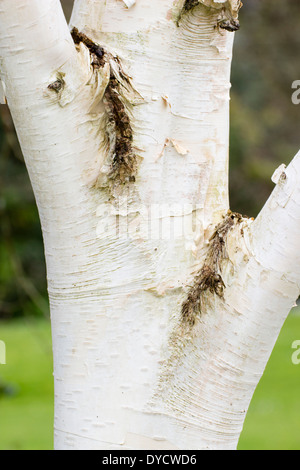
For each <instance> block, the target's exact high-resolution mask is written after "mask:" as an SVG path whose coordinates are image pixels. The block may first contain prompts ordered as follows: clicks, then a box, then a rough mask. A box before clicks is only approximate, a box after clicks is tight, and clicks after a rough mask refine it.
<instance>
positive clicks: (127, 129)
mask: <svg viewBox="0 0 300 470" xmlns="http://www.w3.org/2000/svg"><path fill="white" fill-rule="evenodd" d="M71 35H72V38H73V41H74V43H75V44H77V45H78V44H79V43H80V42H82V43H83V44H85V46H86V47H87V48H88V49H89V51H90V54H91V57H92V65H93V67H94V69H99V68H102V67H104V66H105V64H106V63H109V64H110V80H109V83H108V85H107V87H106V90H105V92H104V97H103V104H104V109H105V113H106V116H105V117H106V126H105V128H106V142H107V148H108V155H109V159H110V160H111V169H110V172H109V174H108V180H109V181H110V182H111V184H112V185H113V186H115V185H124V184H126V183H128V182H134V181H135V178H136V173H137V169H138V160H139V159H138V157H137V155H136V154H135V151H134V149H133V130H132V125H131V119H130V116H129V108H130V103H129V102H128V101H127V100H126V98H125V97H124V88H125V87H126V88H130V89H132V90H133V86H132V84H131V80H130V77H129V76H128V75H127V74H126V73H125V72H124V70H123V67H122V65H121V61H120V59H119V58H118V57H117V56H113V55H112V54H111V53H109V52H108V51H106V50H105V49H104V48H103V47H102V46H100V45H99V44H96V43H95V42H93V41H92V40H91V39H90V38H88V37H87V36H86V35H85V34H84V33H81V32H79V31H78V29H77V28H73V30H72V31H71ZM112 62H113V63H114V66H115V67H114V68H113V67H112V66H111V64H112ZM114 70H117V71H118V76H116V74H115V72H114ZM120 79H121V81H120ZM124 84H125V85H124Z"/></svg>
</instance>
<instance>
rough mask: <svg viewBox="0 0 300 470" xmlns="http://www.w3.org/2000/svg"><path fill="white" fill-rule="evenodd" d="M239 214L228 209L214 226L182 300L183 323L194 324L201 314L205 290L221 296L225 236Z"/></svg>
mask: <svg viewBox="0 0 300 470" xmlns="http://www.w3.org/2000/svg"><path fill="white" fill-rule="evenodd" d="M242 219H243V217H242V215H241V214H238V213H235V212H231V211H229V212H228V214H227V215H226V217H225V218H224V220H223V221H222V222H221V223H220V224H219V225H218V226H217V227H216V230H215V232H214V234H213V236H212V237H211V239H210V245H209V249H208V253H207V255H206V258H205V261H204V264H203V267H202V268H201V270H200V271H199V273H198V274H197V275H196V276H195V281H194V285H193V286H192V287H191V288H190V290H189V292H188V295H187V299H186V300H185V301H184V302H183V304H182V308H181V316H182V321H183V323H184V324H188V325H190V326H194V324H195V321H196V318H197V316H198V315H201V311H202V303H203V294H204V293H205V292H207V291H209V292H211V294H216V295H217V296H218V297H220V298H223V293H224V289H225V283H224V281H223V279H222V261H223V260H224V259H225V258H226V256H227V255H226V237H227V235H228V233H229V231H230V230H231V228H232V227H233V226H234V225H235V224H236V223H240V222H241V221H242Z"/></svg>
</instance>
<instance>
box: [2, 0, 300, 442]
mask: <svg viewBox="0 0 300 470" xmlns="http://www.w3.org/2000/svg"><path fill="white" fill-rule="evenodd" d="M202 3H203V4H204V5H202ZM183 4H184V3H183V2H178V3H177V4H176V2H175V3H173V1H172V0H152V1H151V2H148V0H137V1H136V2H122V1H121V0H109V1H104V0H98V1H97V0H77V1H75V6H74V11H73V15H72V18H71V24H70V27H71V28H72V27H76V28H77V29H78V30H79V31H80V32H82V33H84V34H85V35H86V36H88V37H89V38H91V39H92V40H93V41H95V42H97V43H98V44H100V45H101V46H102V47H103V48H104V50H105V51H106V54H111V56H110V57H115V56H116V55H117V56H118V57H119V60H120V61H121V63H122V68H123V70H124V72H125V73H128V75H129V76H130V77H131V78H132V84H133V86H134V88H135V90H137V92H138V94H136V95H135V97H137V96H138V97H139V99H137V101H136V102H135V105H134V106H133V107H132V110H131V112H130V113H131V114H130V119H131V125H132V129H133V146H134V149H135V152H136V154H137V155H138V156H139V157H141V163H140V166H139V169H138V173H137V175H136V177H135V181H134V182H132V183H131V184H129V183H128V185H127V186H126V187H125V189H123V190H122V191H121V189H120V187H118V185H115V186H113V188H111V190H110V192H109V191H108V189H107V188H103V187H101V181H102V179H103V178H104V179H105V174H107V166H108V163H107V152H106V151H105V149H104V148H103V146H102V147H101V145H100V144H101V138H102V137H103V134H104V133H105V128H104V127H103V119H102V117H101V113H100V111H101V109H102V113H103V105H102V102H103V100H104V98H103V93H105V90H106V89H107V88H106V87H107V86H108V81H109V77H110V74H109V72H110V70H112V69H109V68H108V65H107V64H106V66H105V67H103V68H101V67H100V69H99V71H98V72H97V73H95V72H93V68H92V66H91V64H90V54H89V51H88V49H87V47H86V46H84V45H83V44H82V43H81V44H80V45H79V46H78V47H77V48H75V45H74V42H73V40H72V37H71V35H70V32H69V29H68V26H67V24H66V22H65V20H64V17H63V13H62V10H61V6H60V3H59V1H58V0H47V1H46V0H43V1H40V0H31V1H30V2H28V1H27V0H18V1H17V2H16V1H12V0H2V1H1V4H0V31H1V35H0V60H1V61H0V69H1V80H2V82H3V84H4V87H3V89H4V90H5V94H6V99H7V101H8V105H9V107H10V110H11V113H12V115H13V119H14V122H15V126H16V129H17V133H18V136H19V140H20V143H21V146H22V150H23V153H24V157H25V160H26V165H27V168H28V171H29V175H30V178H31V182H32V186H33V189H34V193H35V197H36V200H37V205H38V208H39V213H40V218H41V224H42V229H43V236H44V243H45V255H46V262H47V277H48V290H49V299H50V307H51V323H52V335H53V352H54V380H55V425H54V427H55V448H56V449H206V448H208V449H231V448H235V447H236V445H237V442H238V438H239V435H240V432H241V429H242V425H243V422H244V418H245V414H246V411H247V409H248V406H249V403H250V400H251V397H252V395H253V392H254V389H255V387H256V385H257V383H258V381H259V379H260V377H261V375H262V373H263V370H264V368H265V365H266V363H267V360H268V358H269V355H270V353H271V351H272V348H273V346H274V343H275V341H276V339H277V336H278V333H279V331H280V328H281V326H282V324H283V322H284V320H285V318H286V316H287V314H288V312H289V311H290V309H291V307H292V306H293V304H294V302H295V300H296V298H297V296H298V295H299V279H300V272H299V269H300V268H299V266H300V262H299V261H300V259H299V258H300V255H299V250H298V233H299V228H300V227H299V225H300V197H299V180H300V157H299V154H298V156H297V157H296V158H295V159H294V160H293V162H292V163H291V165H290V166H289V167H288V169H287V170H286V171H285V172H284V173H283V174H282V175H281V176H280V178H279V182H278V184H277V187H276V189H275V191H274V193H273V194H272V196H271V198H270V199H269V201H268V202H267V204H266V205H265V207H264V209H263V211H262V212H261V214H260V215H259V217H258V218H257V220H256V221H252V220H249V219H242V220H241V219H239V218H237V217H235V218H234V221H233V222H232V226H230V230H228V231H227V232H226V237H225V238H224V242H225V243H226V250H223V255H222V258H220V259H219V260H218V264H219V265H220V269H221V271H222V272H221V274H222V279H223V281H224V284H225V286H226V287H225V289H224V295H223V296H219V295H217V293H212V292H210V291H209V289H208V290H207V291H205V292H203V293H201V295H202V309H201V314H200V313H199V312H198V310H196V308H193V307H194V306H193V305H192V306H191V308H190V311H192V313H193V314H194V316H195V318H194V322H193V324H192V325H190V324H187V323H186V322H185V321H184V318H183V314H182V310H183V308H182V306H183V305H184V303H185V302H187V300H188V299H189V294H190V293H191V287H190V286H194V287H197V275H199V272H201V268H202V266H203V263H205V262H207V257H208V253H210V251H209V250H210V248H211V247H212V246H213V240H216V238H211V237H212V236H215V237H216V234H215V230H216V226H217V224H220V222H222V220H224V217H225V221H226V217H227V218H228V217H229V218H230V216H228V215H227V211H228V209H229V202H228V140H229V89H230V67H231V56H232V44H233V34H232V33H231V32H228V31H226V30H224V29H221V30H220V29H219V28H218V27H216V25H217V24H218V23H219V22H220V21H222V20H224V13H223V10H222V8H221V7H224V6H225V7H226V10H225V12H226V14H227V16H228V15H229V16H230V18H234V19H235V20H236V19H237V10H238V6H239V5H238V2H237V1H233V0H232V1H227V2H222V1H218V2H217V1H212V0H203V2H201V5H199V6H197V7H196V8H193V9H191V10H189V11H188V12H186V13H185V14H184V15H182V16H181V17H180V21H176V20H178V18H179V16H178V14H179V11H180V8H182V6H183ZM226 18H227V17H226ZM177 23H178V24H177ZM111 60H112V61H113V63H115V64H116V63H118V62H114V59H111ZM110 67H113V65H110ZM49 85H50V88H49ZM54 87H56V89H57V93H56V92H55V90H54V89H53V88H54ZM57 87H58V88H57ZM141 97H142V99H141ZM92 104H93V106H92ZM101 106H102V108H101ZM99 110H100V111H99ZM99 113H100V114H99ZM99 175H100V176H101V175H102V176H101V177H100V178H99ZM101 178H102V179H101ZM95 181H97V182H98V184H97V185H95V184H94V183H95ZM149 220H150V222H149ZM228 220H229V219H228ZM230 220H232V219H230ZM148 222H149V226H150V228H149V226H148V225H147V224H148ZM157 227H160V232H158V231H157ZM136 228H139V229H140V230H139V231H136ZM222 233H223V232H222ZM125 235H126V236H125ZM218 236H219V235H218V234H217V241H219V242H220V237H219V238H218ZM220 243H221V242H220Z"/></svg>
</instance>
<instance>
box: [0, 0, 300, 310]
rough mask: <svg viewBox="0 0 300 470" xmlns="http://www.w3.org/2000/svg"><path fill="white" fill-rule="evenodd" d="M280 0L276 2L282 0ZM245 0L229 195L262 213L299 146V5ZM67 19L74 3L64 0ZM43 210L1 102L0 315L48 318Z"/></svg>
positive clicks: (236, 206) (246, 209) (289, 0)
mask: <svg viewBox="0 0 300 470" xmlns="http://www.w3.org/2000/svg"><path fill="white" fill-rule="evenodd" d="M277 3H279V2H277ZM277 3H276V2H274V0H264V1H261V0H244V7H243V8H242V10H241V13H240V21H241V30H240V31H239V32H238V33H237V34H236V36H235V46H234V59H233V67H232V85H233V88H232V93H231V99H232V101H231V136H230V199H231V207H232V209H233V210H235V211H238V212H241V213H243V214H247V215H251V216H252V215H254V216H255V215H257V213H258V211H259V210H260V208H261V206H262V204H263V203H264V201H265V200H266V199H267V197H268V196H269V194H270V192H271V191H272V188H273V183H272V182H271V175H272V173H273V171H274V170H275V169H276V168H277V166H279V165H280V164H281V163H288V162H289V161H290V160H291V158H292V157H293V156H294V155H295V154H296V153H297V151H298V149H299V146H300V139H299V131H298V117H299V112H300V106H295V105H293V104H292V101H291V95H292V89H291V85H292V83H293V81H294V80H297V79H300V70H299V63H298V61H297V58H298V54H299V53H300V37H299V36H298V35H297V27H298V22H299V18H300V2H295V0H285V2H280V4H278V5H277ZM62 4H63V7H64V9H65V11H66V14H67V16H69V14H70V11H71V4H72V1H71V0H63V1H62ZM45 279H46V274H45V261H44V255H43V245H42V235H41V230H40V224H39V219H38V213H37V209H36V205H35V202H34V197H33V193H32V189H31V186H30V181H29V179H28V175H27V172H26V169H25V165H24V162H23V157H22V154H21V151H20V148H19V145H18V141H17V138H16V136H15V132H14V128H13V124H12V121H11V117H10V114H9V111H8V109H7V107H6V106H0V318H11V317H16V316H20V315H24V314H25V313H26V312H30V314H32V315H42V314H43V315H45V316H47V315H48V304H47V300H46V299H47V296H46V280H45Z"/></svg>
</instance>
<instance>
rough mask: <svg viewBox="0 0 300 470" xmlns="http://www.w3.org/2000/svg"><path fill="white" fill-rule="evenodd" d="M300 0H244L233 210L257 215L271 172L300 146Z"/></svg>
mask: <svg viewBox="0 0 300 470" xmlns="http://www.w3.org/2000/svg"><path fill="white" fill-rule="evenodd" d="M299 18H300V2H295V1H294V0H285V1H284V2H280V3H279V2H274V1H273V0H264V1H262V0H244V6H243V8H242V9H241V12H240V22H241V30H240V31H239V32H238V33H237V34H236V36H235V45H234V56H233V65H232V80H231V81H232V93H231V141H230V196H231V198H230V199H231V207H232V209H233V210H236V211H238V212H241V213H244V214H248V215H251V216H256V215H257V214H258V212H259V211H260V209H261V207H262V205H263V204H264V202H265V201H266V199H267V197H268V196H269V194H270V192H271V191H272V189H273V187H274V185H273V183H272V182H271V176H272V174H273V172H274V170H275V169H276V168H277V167H278V166H279V165H280V164H281V163H285V164H287V163H289V162H290V160H291V159H292V158H293V157H294V155H295V154H296V153H297V152H298V150H299V148H300V139H299V128H298V126H299V113H300V106H295V105H294V104H293V103H292V100H291V97H292V91H293V90H292V88H291V87H292V83H293V82H294V81H295V80H298V79H300V65H299V61H298V60H297V57H298V56H299V54H300V36H299V35H298V34H297V31H298V27H299Z"/></svg>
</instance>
